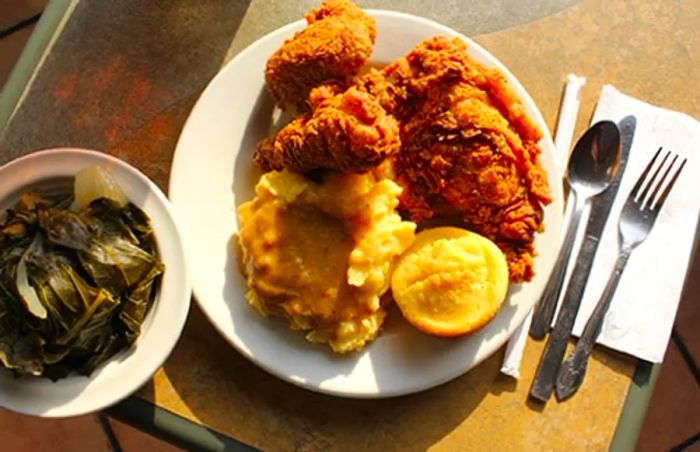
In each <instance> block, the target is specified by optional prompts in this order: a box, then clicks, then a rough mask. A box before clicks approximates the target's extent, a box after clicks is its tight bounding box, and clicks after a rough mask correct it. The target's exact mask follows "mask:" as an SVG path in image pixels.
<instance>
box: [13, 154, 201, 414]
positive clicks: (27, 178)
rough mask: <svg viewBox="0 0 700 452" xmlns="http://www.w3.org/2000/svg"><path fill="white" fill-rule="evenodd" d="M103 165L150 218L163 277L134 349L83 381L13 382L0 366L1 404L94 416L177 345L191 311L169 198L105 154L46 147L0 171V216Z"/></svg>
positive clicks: (130, 390)
mask: <svg viewBox="0 0 700 452" xmlns="http://www.w3.org/2000/svg"><path fill="white" fill-rule="evenodd" d="M91 165H102V166H104V167H105V168H107V169H108V170H109V171H110V172H111V173H112V174H113V175H114V176H115V178H116V179H117V181H118V182H119V184H120V185H121V187H122V189H123V190H124V192H125V193H126V195H127V197H128V198H129V200H130V201H131V202H133V203H134V204H135V205H137V206H139V207H140V208H141V209H143V211H144V212H146V213H147V214H148V216H149V217H150V219H151V222H152V226H153V231H154V234H155V238H156V246H157V249H158V253H159V257H160V259H161V261H162V262H163V263H164V264H165V272H164V274H163V278H162V280H161V283H160V288H159V290H158V293H157V295H156V299H155V301H154V304H153V305H152V306H151V309H150V311H149V313H148V315H147V317H146V319H145V320H144V323H143V325H142V330H141V335H140V336H139V338H138V339H137V341H136V343H135V344H134V346H132V347H130V348H129V349H125V350H122V351H120V352H119V353H117V354H116V355H115V356H113V357H112V358H111V359H110V360H109V361H107V362H106V363H104V364H103V365H102V366H100V367H99V368H98V369H96V370H95V371H94V372H93V373H92V375H90V376H89V377H85V376H80V375H69V376H68V377H66V378H63V379H61V380H58V381H56V382H52V381H51V380H49V379H46V378H36V377H21V378H15V377H14V376H13V375H12V373H11V372H10V371H7V370H5V369H2V368H1V366H0V406H3V407H5V408H8V409H10V410H13V411H17V412H20V413H24V414H30V415H35V416H42V417H68V416H77V415H81V414H85V413H89V412H94V411H98V410H100V409H102V408H104V407H107V406H109V405H112V404H114V403H116V402H118V401H120V400H122V399H123V398H125V397H127V396H128V395H130V394H131V393H133V392H134V391H136V390H137V389H138V388H139V387H141V386H142V385H143V384H144V383H146V381H148V379H149V378H151V376H152V375H153V374H154V373H155V371H156V370H157V369H158V368H159V367H160V366H161V365H162V364H163V362H164V361H165V360H166V358H167V357H168V355H170V352H171V351H172V349H173V347H174V346H175V344H176V343H177V340H178V338H179V337H180V333H181V332H182V328H183V327H184V324H185V319H186V318H187V313H188V310H189V306H190V297H191V290H192V288H191V283H190V277H189V273H188V271H187V265H186V260H185V251H184V247H183V243H182V239H181V236H180V232H179V230H178V226H177V222H176V220H175V214H174V212H173V209H172V208H171V205H170V201H169V200H168V199H167V198H166V197H165V195H164V194H163V192H161V190H160V189H159V188H158V187H157V186H156V185H155V184H154V183H153V182H151V181H150V180H149V179H148V178H147V177H146V176H145V175H143V174H142V173H141V172H139V171H138V170H137V169H136V168H134V167H132V166H130V165H128V164H127V163H125V162H123V161H121V160H118V159H116V158H114V157H111V156H109V155H107V154H104V153H101V152H95V151H87V150H83V149H73V148H70V149H69V148H64V149H49V150H44V151H38V152H34V153H31V154H29V155H26V156H24V157H21V158H19V159H16V160H14V161H11V162H9V163H7V164H6V165H4V166H2V167H0V181H2V183H0V218H4V215H5V212H6V210H7V209H8V208H9V207H11V206H12V205H13V204H14V203H16V201H17V200H18V199H19V196H20V195H21V194H22V193H24V192H26V191H27V190H28V189H30V188H34V187H42V186H43V187H46V186H53V185H56V184H57V183H58V184H60V183H61V180H63V183H65V182H67V181H68V178H72V177H73V176H75V174H76V173H77V172H78V171H79V170H80V169H82V168H84V167H87V166H91Z"/></svg>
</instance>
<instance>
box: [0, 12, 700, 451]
mask: <svg viewBox="0 0 700 452" xmlns="http://www.w3.org/2000/svg"><path fill="white" fill-rule="evenodd" d="M314 3H315V2H312V1H305V2H299V3H292V2H281V1H280V2H276V3H275V4H274V5H273V7H269V6H267V7H266V6H265V5H264V4H263V2H262V1H255V0H253V1H250V2H234V1H230V2H228V1H221V2H186V1H184V0H183V1H172V2H149V3H148V4H138V5H137V4H136V2H130V1H126V0H120V1H115V2H110V3H104V4H101V5H100V7H99V8H95V7H90V5H89V2H83V3H80V4H78V6H77V7H76V8H75V9H74V10H73V11H72V14H71V18H70V21H68V22H67V23H66V25H65V28H63V30H62V32H61V33H60V35H59V37H58V39H57V40H56V41H55V44H54V46H53V47H52V48H51V50H50V52H49V53H48V54H47V57H46V59H45V60H44V63H43V65H42V67H41V70H40V71H39V72H38V75H37V77H36V78H35V79H34V81H33V83H32V85H31V88H30V89H29V91H28V92H27V93H26V98H25V102H24V103H23V104H22V105H21V107H20V108H19V109H18V110H17V111H16V113H15V115H14V116H13V117H12V120H11V122H10V124H9V127H8V129H7V134H6V135H5V136H4V137H3V138H2V139H1V140H0V161H2V162H4V161H7V160H9V159H11V158H13V157H15V156H17V155H20V154H23V153H26V152H29V151H31V150H33V149H38V148H43V147H55V146H62V145H71V146H82V147H88V148H96V149H103V150H106V151H108V152H110V153H111V154H114V155H117V156H119V157H121V158H123V159H125V160H127V161H129V162H131V163H132V164H135V165H136V166H138V167H139V168H141V169H142V170H143V171H144V172H145V173H146V174H147V175H148V176H150V177H151V178H152V179H154V180H155V181H156V183H158V184H159V185H160V186H161V187H162V188H164V189H165V188H166V187H167V181H168V172H169V167H170V161H171V159H172V153H173V151H174V147H175V143H176V141H177V136H178V133H179V130H180V129H181V127H182V124H183V123H184V121H185V119H186V118H187V115H188V113H189V111H190V109H191V107H192V105H193V103H194V101H195V100H196V98H197V96H198V94H199V92H200V91H201V89H202V88H203V87H204V86H205V85H206V83H207V81H208V80H209V79H210V78H211V77H212V76H213V75H214V74H215V73H216V72H217V71H218V69H219V68H220V67H221V65H222V64H224V63H225V62H226V61H228V60H229V59H230V58H231V57H232V56H233V55H235V54H236V53H237V52H238V51H240V50H241V49H243V48H244V47H245V46H246V45H248V44H249V43H251V42H253V41H254V40H255V39H257V38H259V37H260V36H262V35H263V34H264V33H266V32H268V31H271V30H273V29H274V28H276V27H277V26H280V25H282V24H284V23H286V22H289V21H290V20H296V18H297V17H300V15H301V13H302V12H303V11H304V10H306V9H307V8H308V7H310V6H312V5H313V4H314ZM358 3H359V4H361V5H363V6H368V7H377V6H378V2H376V3H374V4H373V3H372V2H362V1H360V2H358ZM389 3H391V2H389ZM395 3H396V5H395V7H394V8H395V9H398V10H402V11H406V12H413V13H417V14H421V15H424V16H427V17H430V18H433V19H435V20H438V21H441V22H443V23H446V24H447V25H450V26H452V27H453V28H455V29H457V30H459V31H461V32H463V33H465V34H467V35H469V36H471V37H472V38H474V39H475V40H476V41H477V42H479V43H480V44H482V45H483V46H485V47H486V48H487V49H489V50H490V51H491V52H492V53H493V54H495V55H496V56H497V57H498V58H499V59H501V61H502V62H503V63H504V64H506V65H507V66H508V67H509V68H510V69H511V71H512V72H513V73H514V74H515V75H516V76H517V77H518V78H519V79H520V80H521V82H522V83H523V84H524V85H525V87H526V88H527V89H528V91H529V92H530V93H531V95H532V96H533V98H534V99H535V101H536V102H537V104H538V106H539V107H540V109H541V111H542V113H543V115H544V117H545V119H546V121H547V123H548V124H549V125H550V126H553V124H554V122H555V118H556V113H557V109H558V102H559V98H560V95H561V87H562V85H563V80H564V77H565V75H566V73H568V72H576V73H579V74H581V75H585V76H587V78H588V84H587V86H586V90H585V91H584V95H583V98H582V115H581V117H580V119H579V127H578V130H579V131H581V130H583V128H584V127H585V124H586V123H587V121H588V119H589V117H588V113H589V112H591V111H592V109H593V105H594V101H595V98H596V97H597V95H598V92H599V89H600V87H601V86H602V84H603V83H611V84H613V85H615V86H616V87H618V88H619V89H621V90H623V91H624V92H626V93H628V94H631V95H633V96H637V97H639V98H643V99H645V100H647V101H649V102H651V103H655V104H657V105H661V106H665V107H669V108H673V109H677V110H681V111H684V112H686V113H689V114H691V115H694V116H700V100H698V98H697V97H696V96H691V95H686V94H684V93H685V92H686V91H685V90H686V87H687V85H688V80H691V81H692V80H694V81H695V82H696V84H697V82H698V81H700V73H699V71H700V64H698V63H700V62H699V61H698V54H697V53H694V52H693V47H692V46H693V43H698V42H699V41H700V33H699V32H698V29H697V27H696V26H695V25H696V24H695V23H694V21H695V19H694V18H697V17H699V16H700V7H699V5H698V4H697V2H694V1H693V0H686V1H676V2H673V3H667V2H664V1H662V0H659V1H656V2H648V1H643V0H636V1H623V0H617V1H613V2H606V1H603V0H585V1H583V2H575V1H563V2H562V1H558V2H557V1H532V2H525V3H527V4H528V5H530V6H532V7H524V6H523V4H522V3H520V5H521V6H520V7H518V6H517V5H518V4H519V3H518V2H516V1H504V2H501V3H502V4H501V6H500V8H501V9H499V10H498V14H494V13H493V11H494V9H493V8H492V7H489V6H484V5H486V4H487V3H489V2H483V3H482V4H480V3H478V2H475V3H474V5H470V6H472V7H471V8H469V7H461V8H458V7H457V6H456V3H454V2H448V3H449V5H448V4H445V3H439V2H416V1H411V2H405V3H404V2H395ZM453 3H454V4H453ZM489 4H490V3H489ZM480 5H481V6H480ZM490 5H492V4H490ZM533 5H534V6H533ZM382 7H383V8H387V9H391V6H390V5H386V4H382ZM480 8H481V9H480ZM603 11H604V12H605V14H601V12H603ZM134 43H138V45H134ZM652 59H653V61H654V64H648V62H649V61H650V60H652ZM691 85H692V84H691ZM46 112H50V114H46ZM541 349H542V344H540V343H536V342H530V343H529V344H528V347H527V349H526V355H525V359H524V365H523V375H524V379H523V380H521V381H519V382H517V383H515V382H514V381H511V380H507V379H505V378H504V377H501V376H500V375H499V374H498V368H499V365H500V359H501V357H502V355H501V353H497V354H496V355H494V356H493V357H492V358H490V359H489V360H487V361H486V362H484V363H483V364H482V365H480V366H479V367H477V368H476V369H474V370H473V371H471V372H469V373H468V374H466V375H464V376H462V377H460V378H457V379H456V380H454V381H452V382H450V383H448V384H446V385H443V386H441V387H438V388H435V389H433V390H430V391H427V392H424V393H422V394H417V395H414V396H408V397H403V398H398V399H392V400H384V401H353V400H344V399H336V398H331V397H327V396H321V395H317V394H313V393H309V392H307V391H304V390H301V389H298V388H295V387H292V386H290V385H288V384H286V383H283V382H281V381H279V380H277V379H275V378H273V377H271V376H269V375H267V374H265V373H264V372H263V371H261V370H260V369H258V368H257V367H255V366H254V365H252V364H251V363H249V362H248V361H246V360H245V359H244V358H242V357H241V356H240V355H238V354H237V353H236V352H235V351H234V350H233V349H232V348H230V346H228V344H227V343H225V342H224V340H223V339H221V338H220V337H219V336H218V335H217V334H216V332H215V331H214V330H213V328H211V326H210V325H209V323H208V322H207V321H206V319H204V317H203V315H202V314H201V312H200V311H199V310H198V309H197V308H196V307H194V308H193V311H192V313H191V315H190V319H189V320H188V324H187V326H186V329H185V331H184V333H183V337H182V339H181V340H180V343H179V345H178V347H177V348H176V349H175V351H174V352H173V355H172V356H171V357H170V359H169V360H168V361H167V362H166V363H165V365H164V366H163V368H162V369H160V370H159V371H158V373H157V374H156V375H155V377H154V379H153V380H152V382H151V383H150V384H149V385H147V386H146V387H144V388H143V389H142V390H141V391H140V392H139V393H138V395H139V396H140V397H143V398H144V399H146V400H150V401H153V402H155V403H156V404H158V405H159V406H162V407H165V408H167V409H169V410H171V411H173V412H175V413H179V414H181V415H182V416H184V417H186V418H189V419H191V420H193V421H195V422H198V423H202V424H204V425H207V426H210V427H212V428H214V429H215V430H218V431H221V432H224V433H227V434H230V435H232V436H233V437H235V438H238V439H240V440H242V441H244V442H247V443H249V444H252V445H254V446H257V447H260V448H263V449H292V448H295V449H319V448H328V447H335V448H342V446H343V445H345V447H350V446H352V447H356V446H358V447H361V446H364V447H373V448H377V449H384V448H404V447H405V448H415V449H425V448H427V447H429V446H435V447H436V448H437V449H443V450H448V449H454V448H466V449H483V448H486V447H489V445H491V444H494V441H495V442H496V444H509V445H511V446H512V447H513V448H523V447H529V448H533V447H534V448H537V449H540V448H551V449H557V450H559V449H564V448H572V449H575V450H584V449H585V450H588V449H604V448H606V447H607V445H608V444H609V443H610V440H611V438H612V435H613V433H614V431H615V426H616V425H617V422H618V418H619V415H620V410H621V407H622V404H623V402H624V399H625V395H626V391H627V388H628V386H629V383H630V376H631V374H632V371H633V365H634V361H633V360H631V359H629V358H627V357H624V356H621V355H617V354H613V353H610V352H607V351H599V352H598V353H596V354H595V356H594V359H593V362H592V368H591V371H590V375H589V378H588V379H587V381H586V384H585V385H584V387H583V388H582V389H581V393H580V394H579V395H577V396H576V397H575V398H574V399H572V400H571V401H569V402H567V403H563V404H556V403H550V404H549V405H548V406H547V407H546V408H545V409H544V410H540V409H539V408H537V407H535V406H532V405H528V404H527V403H526V394H527V391H528V389H529V386H530V381H531V378H532V375H533V374H534V370H535V366H536V364H537V360H538V358H539V356H540V354H541Z"/></svg>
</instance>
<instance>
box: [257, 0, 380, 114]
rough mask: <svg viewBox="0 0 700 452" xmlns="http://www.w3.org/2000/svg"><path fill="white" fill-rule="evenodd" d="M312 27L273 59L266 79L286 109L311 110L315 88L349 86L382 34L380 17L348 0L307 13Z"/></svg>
mask: <svg viewBox="0 0 700 452" xmlns="http://www.w3.org/2000/svg"><path fill="white" fill-rule="evenodd" d="M306 21H307V23H308V26H307V27H306V28H305V29H304V30H302V31H300V32H298V33H297V34H296V35H294V37H293V38H291V39H289V40H287V41H286V42H285V43H284V44H283V45H282V46H281V47H280V48H279V49H278V50H277V51H276V52H275V53H274V54H273V55H272V56H271V57H270V59H269V60H268V61H267V66H266V67H265V81H266V82H267V86H268V89H269V91H270V93H271V94H272V98H273V99H274V101H275V103H276V104H277V105H278V106H279V107H280V108H282V109H290V108H292V109H296V110H297V111H302V112H303V111H308V110H309V105H308V104H307V98H308V96H309V92H310V91H311V89H313V88H314V87H316V86H318V85H321V84H323V83H326V82H335V83H338V84H341V85H344V86H346V87H347V85H348V84H349V82H350V80H351V79H352V77H354V76H355V75H356V74H357V73H358V71H359V70H360V68H361V67H362V66H363V65H364V64H365V63H366V62H367V61H368V60H369V57H370V55H371V54H372V46H373V45H374V40H375V38H376V33H377V31H376V26H375V22H374V19H373V18H372V17H370V16H369V15H368V14H366V13H365V12H363V11H362V10H361V9H360V8H359V7H357V6H356V5H355V4H353V3H352V2H350V1H348V0H325V1H324V2H323V4H322V5H321V7H319V8H316V9H313V10H311V11H310V12H309V13H308V14H306Z"/></svg>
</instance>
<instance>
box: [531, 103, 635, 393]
mask: <svg viewBox="0 0 700 452" xmlns="http://www.w3.org/2000/svg"><path fill="white" fill-rule="evenodd" d="M636 127H637V118H636V117H634V116H633V115H630V116H625V117H624V118H622V119H621V120H620V122H619V123H618V128H619V129H620V140H621V145H620V168H619V169H618V172H617V175H616V177H615V179H614V180H613V181H612V183H611V184H610V186H609V187H608V189H607V190H606V191H605V192H604V193H602V194H601V195H600V196H599V197H596V198H594V199H593V202H592V204H591V211H590V214H589V217H588V224H587V225H586V231H585V233H584V239H583V242H582V244H581V248H580V251H579V253H578V256H577V257H576V264H575V266H574V269H573V270H572V272H571V276H570V278H569V282H568V284H567V286H566V291H565V292H564V296H563V298H562V304H561V307H560V310H559V314H558V315H557V323H556V325H555V326H554V328H553V329H552V332H551V334H550V336H549V341H548V342H547V346H546V347H545V350H544V353H543V355H542V359H541V360H540V364H539V367H538V368H537V374H536V376H535V379H534V381H533V383H532V387H531V388H530V396H531V397H533V398H535V399H537V400H540V401H542V402H546V401H547V400H549V397H550V396H551V395H552V391H553V389H554V384H555V381H556V377H557V374H558V373H559V367H560V366H561V362H562V359H563V358H564V353H566V345H567V344H568V342H569V337H570V336H571V331H572V330H573V328H574V322H575V321H576V314H578V309H579V306H580V305H581V298H582V295H583V290H584V288H585V287H586V282H587V281H588V276H589V275H590V272H591V264H592V262H593V258H594V257H595V253H596V250H597V249H598V243H599V241H600V237H601V235H602V233H603V229H605V224H606V222H607V219H608V215H609V213H610V208H611V207H612V204H613V202H614V201H615V196H616V195H617V191H618V188H619V187H620V180H621V179H622V175H623V173H624V171H625V167H626V166H627V160H628V157H629V151H630V148H631V147H632V141H633V139H634V131H635V129H636Z"/></svg>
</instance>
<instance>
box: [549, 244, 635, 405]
mask: <svg viewBox="0 0 700 452" xmlns="http://www.w3.org/2000/svg"><path fill="white" fill-rule="evenodd" d="M631 252H632V250H631V249H630V248H623V249H621V250H620V252H619V253H618V255H617V260H616V261H615V267H614V268H613V271H612V273H611V274H610V278H609V279H608V283H607V284H606V285H605V289H604V290H603V294H602V295H601V296H600V300H598V303H596V306H595V309H594V310H593V313H591V316H590V317H589V318H588V321H587V322H586V326H585V327H584V328H583V333H581V337H580V338H579V340H578V342H577V343H576V347H575V348H574V351H573V352H572V353H571V355H569V357H568V358H567V359H566V361H564V363H562V365H561V368H560V369H559V375H558V376H557V387H556V393H557V399H559V400H564V399H567V398H569V397H571V396H572V395H573V394H574V393H575V392H576V391H577V390H578V388H579V387H580V386H581V383H582V382H583V377H584V376H585V375H586V369H587V367H588V358H589V357H590V355H591V353H592V351H593V346H594V345H595V341H596V339H598V335H600V331H601V329H602V328H603V321H604V320H605V314H606V313H607V312H608V309H609V308H610V304H611V302H612V298H613V295H615V290H616V289H617V285H618V283H619V282H620V277H621V276H622V272H623V271H624V269H625V266H626V265H627V261H628V260H629V257H630V253H631Z"/></svg>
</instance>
